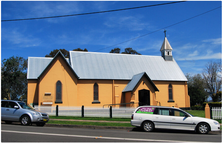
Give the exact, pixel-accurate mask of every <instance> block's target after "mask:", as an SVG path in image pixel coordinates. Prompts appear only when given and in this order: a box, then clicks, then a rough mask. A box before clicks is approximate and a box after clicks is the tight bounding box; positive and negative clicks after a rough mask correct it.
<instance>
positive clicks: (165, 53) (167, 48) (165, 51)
mask: <svg viewBox="0 0 222 143" xmlns="http://www.w3.org/2000/svg"><path fill="white" fill-rule="evenodd" d="M164 35H165V37H164V41H163V44H162V46H161V49H160V51H161V56H162V57H163V58H164V60H165V61H173V55H172V50H173V48H172V47H171V45H170V43H169V41H168V40H167V37H166V30H164Z"/></svg>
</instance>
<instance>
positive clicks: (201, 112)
mask: <svg viewBox="0 0 222 143" xmlns="http://www.w3.org/2000/svg"><path fill="white" fill-rule="evenodd" d="M186 112H188V113H190V114H191V115H193V116H197V117H204V118H205V111H204V110H186Z"/></svg>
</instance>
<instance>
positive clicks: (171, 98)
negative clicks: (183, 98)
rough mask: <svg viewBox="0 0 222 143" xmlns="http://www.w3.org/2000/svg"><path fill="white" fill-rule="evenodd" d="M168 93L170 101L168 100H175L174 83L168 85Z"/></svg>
mask: <svg viewBox="0 0 222 143" xmlns="http://www.w3.org/2000/svg"><path fill="white" fill-rule="evenodd" d="M168 93H169V101H168V102H174V100H173V87H172V84H169V86H168Z"/></svg>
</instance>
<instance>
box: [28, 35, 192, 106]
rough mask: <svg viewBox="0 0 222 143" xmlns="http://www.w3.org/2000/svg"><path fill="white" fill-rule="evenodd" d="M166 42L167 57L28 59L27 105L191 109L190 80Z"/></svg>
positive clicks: (77, 54)
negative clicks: (145, 106)
mask: <svg viewBox="0 0 222 143" xmlns="http://www.w3.org/2000/svg"><path fill="white" fill-rule="evenodd" d="M172 50H173V49H172V47H171V45H170V44H169V42H168V40H167V38H166V37H165V39H164V41H163V44H162V47H161V49H160V51H161V56H148V55H130V54H114V53H96V52H75V51H70V57H69V58H65V57H64V56H63V54H62V53H61V52H60V51H59V52H58V53H57V54H56V56H55V57H54V58H46V57H29V58H28V72H27V79H28V91H27V92H28V93H27V103H28V104H34V105H44V106H56V105H59V106H82V105H84V106H91V107H93V106H95V107H104V106H109V105H112V106H113V107H138V106H140V105H157V106H176V107H179V108H190V97H189V95H188V88H187V78H186V77H185V75H184V73H183V72H182V70H181V69H180V67H179V66H178V64H177V63H176V61H175V60H174V58H173V55H172Z"/></svg>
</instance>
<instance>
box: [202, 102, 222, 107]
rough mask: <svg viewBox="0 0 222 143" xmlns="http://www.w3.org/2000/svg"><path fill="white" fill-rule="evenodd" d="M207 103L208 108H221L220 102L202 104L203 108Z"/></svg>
mask: <svg viewBox="0 0 222 143" xmlns="http://www.w3.org/2000/svg"><path fill="white" fill-rule="evenodd" d="M207 103H208V105H209V106H210V107H221V102H204V103H203V106H204V107H205V106H206V104H207Z"/></svg>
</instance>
